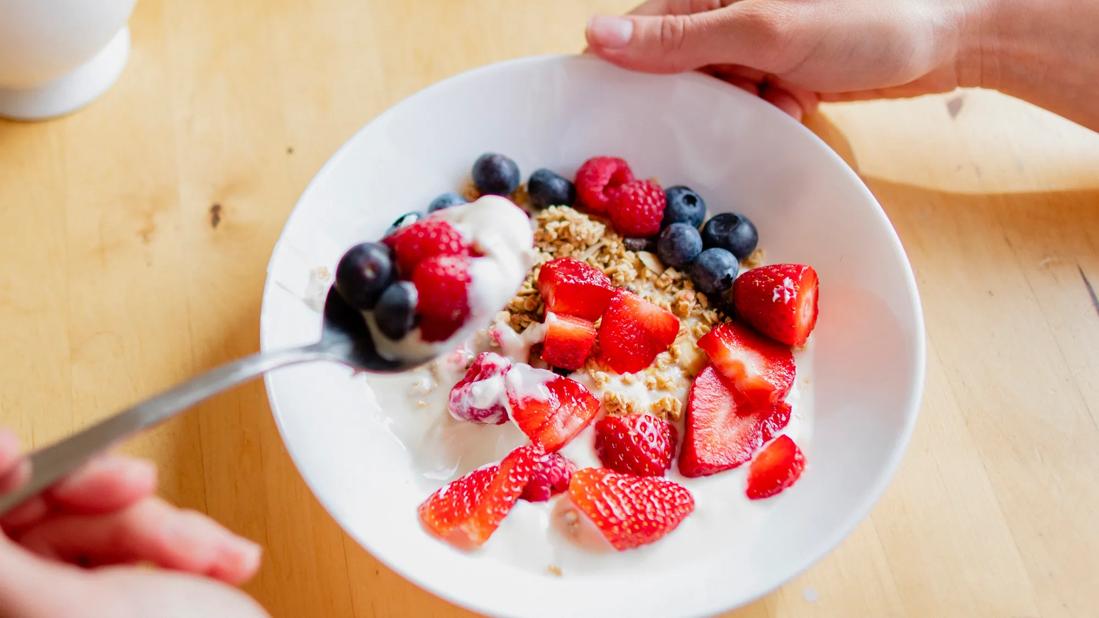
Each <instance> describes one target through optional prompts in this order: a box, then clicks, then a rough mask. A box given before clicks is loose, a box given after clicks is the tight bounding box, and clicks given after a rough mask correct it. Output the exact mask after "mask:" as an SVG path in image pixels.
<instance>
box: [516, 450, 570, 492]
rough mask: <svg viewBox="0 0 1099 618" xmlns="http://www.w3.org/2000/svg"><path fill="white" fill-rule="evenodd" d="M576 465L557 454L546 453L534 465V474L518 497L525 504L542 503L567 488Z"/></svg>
mask: <svg viewBox="0 0 1099 618" xmlns="http://www.w3.org/2000/svg"><path fill="white" fill-rule="evenodd" d="M575 471H576V465H575V464H573V463H572V462H571V461H569V460H568V459H565V457H564V456H563V455H561V454H559V453H546V454H545V455H542V457H541V458H540V459H539V460H538V463H537V464H535V468H534V474H532V475H531V477H530V481H528V482H527V486H526V487H525V488H524V489H523V494H522V495H521V496H519V497H520V498H522V499H523V500H526V501H527V502H544V501H546V500H549V499H550V498H552V497H553V496H556V495H557V494H559V493H561V492H563V491H565V490H566V489H568V488H569V479H571V478H572V473H573V472H575Z"/></svg>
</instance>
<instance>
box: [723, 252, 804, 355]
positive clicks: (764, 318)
mask: <svg viewBox="0 0 1099 618" xmlns="http://www.w3.org/2000/svg"><path fill="white" fill-rule="evenodd" d="M818 286H819V280H818V278H817V271H815V270H813V267H812V266H806V265H804V264H771V265H768V266H760V267H759V268H753V269H752V270H749V271H748V272H746V273H743V274H741V275H740V276H739V277H737V279H736V281H735V282H734V283H733V291H732V299H733V308H734V309H736V312H737V315H739V316H740V317H741V318H742V319H743V320H744V321H745V322H747V323H748V324H751V325H752V327H753V328H755V329H756V330H758V331H759V332H761V333H763V334H764V335H767V336H768V337H770V338H771V339H774V340H775V341H779V342H782V343H785V344H786V345H792V346H800V345H803V344H804V343H805V341H806V340H807V339H809V334H810V333H812V332H813V327H814V326H816V324H817V288H818Z"/></svg>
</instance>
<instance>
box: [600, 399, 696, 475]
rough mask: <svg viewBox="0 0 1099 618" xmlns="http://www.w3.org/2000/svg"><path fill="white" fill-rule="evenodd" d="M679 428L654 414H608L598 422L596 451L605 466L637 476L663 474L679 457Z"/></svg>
mask: <svg viewBox="0 0 1099 618" xmlns="http://www.w3.org/2000/svg"><path fill="white" fill-rule="evenodd" d="M676 437H677V436H676V431H675V427H674V426H672V424H671V423H669V422H668V421H665V420H662V419H659V418H657V417H655V416H653V415H651V414H634V415H630V416H607V417H605V418H603V419H602V420H600V421H599V422H598V423H596V424H595V452H596V453H598V454H599V461H601V462H603V466H604V467H606V468H610V469H611V470H614V471H615V472H622V473H624V474H633V475H636V476H661V475H663V474H664V471H665V470H667V469H668V468H669V467H671V465H672V458H673V457H675V443H676Z"/></svg>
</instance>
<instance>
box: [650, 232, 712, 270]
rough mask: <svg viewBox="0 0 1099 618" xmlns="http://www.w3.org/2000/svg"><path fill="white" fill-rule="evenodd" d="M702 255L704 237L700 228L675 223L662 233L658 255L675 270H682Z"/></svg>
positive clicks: (657, 246)
mask: <svg viewBox="0 0 1099 618" xmlns="http://www.w3.org/2000/svg"><path fill="white" fill-rule="evenodd" d="M699 253H702V236H701V235H700V234H699V233H698V228H696V227H694V226H693V225H690V224H689V223H673V224H671V225H669V226H668V227H666V228H664V231H663V232H660V239H659V240H657V241H656V254H657V255H658V256H660V260H661V261H662V262H664V263H665V264H667V265H668V266H671V267H673V268H682V267H684V266H686V265H687V264H690V263H691V262H693V261H695V258H697V257H698V254H699Z"/></svg>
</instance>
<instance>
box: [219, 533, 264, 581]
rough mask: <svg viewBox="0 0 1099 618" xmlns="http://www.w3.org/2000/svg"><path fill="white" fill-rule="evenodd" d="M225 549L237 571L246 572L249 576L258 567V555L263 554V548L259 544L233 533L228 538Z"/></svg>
mask: <svg viewBox="0 0 1099 618" xmlns="http://www.w3.org/2000/svg"><path fill="white" fill-rule="evenodd" d="M227 549H229V552H230V554H231V558H230V560H231V561H232V562H233V563H234V567H235V568H236V569H237V570H238V571H237V572H239V573H247V574H248V575H249V576H250V575H251V574H253V573H255V572H256V569H258V568H259V561H260V557H261V556H262V555H263V548H262V547H260V546H259V545H257V544H255V543H253V542H252V541H249V540H248V539H245V538H243V537H239V536H236V535H234V536H232V537H231V538H230V540H229V543H228V547H227Z"/></svg>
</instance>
